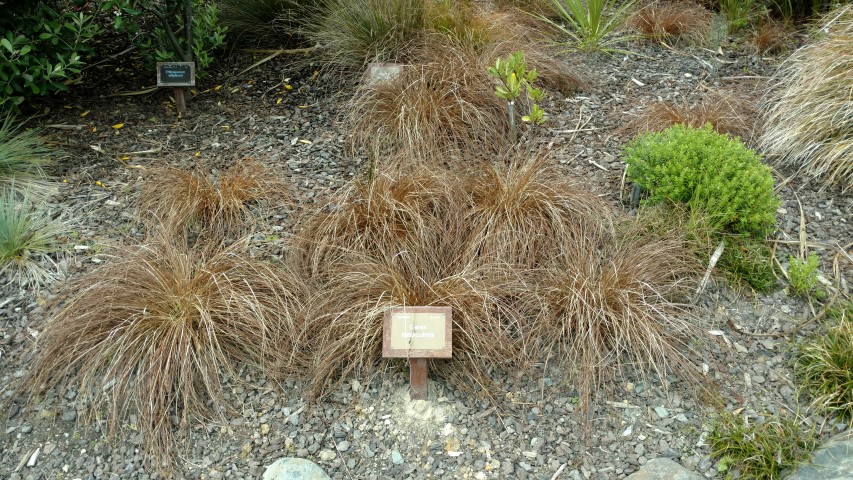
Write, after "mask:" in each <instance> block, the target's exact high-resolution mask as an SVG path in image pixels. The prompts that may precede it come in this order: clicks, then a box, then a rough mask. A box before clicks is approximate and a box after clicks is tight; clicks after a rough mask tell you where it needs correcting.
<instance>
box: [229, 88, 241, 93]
mask: <svg viewBox="0 0 853 480" xmlns="http://www.w3.org/2000/svg"><path fill="white" fill-rule="evenodd" d="M239 91H240V87H234V88H232V89H231V93H237V92H239Z"/></svg>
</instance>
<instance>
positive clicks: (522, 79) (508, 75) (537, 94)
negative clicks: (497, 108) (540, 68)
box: [488, 51, 545, 144]
mask: <svg viewBox="0 0 853 480" xmlns="http://www.w3.org/2000/svg"><path fill="white" fill-rule="evenodd" d="M488 72H489V75H491V76H492V77H494V78H497V79H498V81H499V82H500V84H499V85H498V86H497V87H495V95H497V96H498V98H501V99H503V100H506V104H507V110H508V111H509V128H510V137H511V141H512V143H513V144H514V143H515V142H516V126H515V100H516V99H517V98H518V97H519V96H521V94H522V92H525V93H526V94H527V98H528V99H529V100H530V101H531V102H534V103H531V105H530V112H529V113H528V114H527V115H523V116H522V117H521V120H522V121H524V122H530V123H535V124H537V125H541V124H542V123H544V122H545V111H544V110H542V108H541V107H539V105H537V104H536V103H535V102H538V101H541V100H542V98H543V97H544V95H545V92H544V91H543V90H542V89H541V88H536V87H535V86H534V85H533V82H535V81H536V77H537V76H538V75H539V74H538V73H537V72H536V69H535V68H531V69H528V68H527V63H526V62H525V61H524V52H522V51H518V52H513V53H511V54H509V55H508V56H507V57H506V58H505V59H502V58H498V59H497V60H495V65H494V66H491V67H489V68H488Z"/></svg>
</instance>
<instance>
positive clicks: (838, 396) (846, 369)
mask: <svg viewBox="0 0 853 480" xmlns="http://www.w3.org/2000/svg"><path fill="white" fill-rule="evenodd" d="M830 317H834V321H835V322H836V323H835V324H833V325H830V326H829V328H827V330H826V332H825V333H823V334H821V335H818V336H815V337H813V338H811V339H809V340H807V341H805V342H803V343H802V344H800V345H799V346H798V348H797V360H796V363H795V366H794V372H795V374H796V376H797V379H798V380H799V383H800V385H801V386H802V387H803V388H804V389H805V390H806V391H808V392H809V393H810V394H811V395H812V397H813V400H812V405H814V406H816V407H818V408H821V409H826V410H828V411H830V412H834V413H837V414H839V415H841V416H842V417H843V418H844V419H846V420H848V421H853V303H850V302H847V303H845V304H843V305H842V307H840V308H837V309H834V310H832V311H831V313H830Z"/></svg>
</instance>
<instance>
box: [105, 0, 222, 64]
mask: <svg viewBox="0 0 853 480" xmlns="http://www.w3.org/2000/svg"><path fill="white" fill-rule="evenodd" d="M102 1H103V8H104V9H106V10H108V11H111V12H113V13H114V18H115V20H114V24H113V26H114V27H115V28H116V29H117V30H121V31H126V32H127V33H128V34H130V35H132V36H134V38H135V39H136V44H137V46H138V47H139V49H140V50H141V51H142V52H143V53H144V54H145V55H147V56H149V57H151V58H153V59H154V60H156V61H158V62H165V61H172V60H175V61H185V60H188V59H189V58H190V52H191V53H192V58H193V60H194V61H195V62H196V67H197V71H198V73H199V75H200V76H201V75H203V71H204V69H205V68H206V67H207V66H208V65H210V63H211V62H212V61H213V57H212V54H213V51H214V50H216V49H217V48H219V47H221V46H222V45H223V44H224V43H225V32H226V30H227V28H226V27H224V26H222V25H221V24H220V23H219V8H218V7H217V6H216V4H215V3H214V2H212V1H210V0H182V1H180V2H179V1H169V2H160V1H157V0H102ZM185 2H189V6H190V12H191V15H192V38H191V40H188V39H187V38H186V35H175V33H174V32H175V31H176V30H177V31H180V32H185V28H184V12H185V10H184V7H185V5H186V4H185ZM147 24H153V25H155V26H154V27H153V29H151V31H150V32H147V31H145V30H144V25H147ZM140 32H141V33H142V35H137V34H138V33H140ZM188 45H189V47H188Z"/></svg>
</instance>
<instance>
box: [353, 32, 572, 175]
mask: <svg viewBox="0 0 853 480" xmlns="http://www.w3.org/2000/svg"><path fill="white" fill-rule="evenodd" d="M519 49H522V50H523V51H524V58H525V61H526V63H527V65H529V67H530V68H535V69H536V71H537V72H538V82H539V83H540V84H541V85H542V86H543V87H544V88H545V89H546V90H548V91H549V92H557V91H559V92H561V93H569V92H572V91H575V90H577V89H578V88H580V87H581V86H582V85H583V84H584V83H583V81H582V80H581V79H579V78H578V77H577V76H576V75H574V74H573V73H572V72H571V71H570V70H569V68H568V67H567V65H566V64H565V63H564V62H561V61H559V60H558V59H556V58H555V57H554V56H553V51H552V50H551V49H550V48H549V47H547V46H545V45H543V44H539V43H536V42H531V41H528V40H525V39H524V38H522V37H510V38H506V39H503V40H501V41H498V42H496V43H492V44H489V45H486V46H484V47H482V48H471V47H464V46H460V45H458V44H456V43H454V42H453V41H451V40H449V39H448V38H446V37H445V36H444V35H439V34H431V35H426V36H424V37H422V38H421V40H420V41H419V44H418V45H415V46H413V47H412V48H411V50H410V51H411V55H412V58H413V59H417V63H416V64H413V65H408V66H405V67H404V68H403V71H402V74H401V75H400V76H399V77H398V78H396V79H394V80H391V81H389V82H385V83H381V84H378V85H373V86H365V87H363V88H361V89H359V91H358V92H357V93H356V96H355V98H354V99H353V101H352V110H351V114H350V116H349V118H350V121H351V124H352V125H353V130H352V131H353V135H352V145H353V147H354V148H357V149H362V150H364V152H365V153H366V154H367V155H369V156H371V157H375V158H380V157H383V158H387V157H389V156H396V157H403V158H407V159H414V160H417V161H419V162H426V163H436V162H438V163H446V162H448V161H449V160H453V159H457V158H463V159H467V160H470V161H479V160H481V159H482V158H484V157H486V156H487V155H488V154H492V155H497V154H500V153H501V151H502V150H504V148H503V147H505V142H504V141H500V140H502V139H506V138H508V136H509V131H510V125H509V121H508V116H507V113H506V102H505V101H503V100H501V99H500V98H498V97H497V96H496V95H495V93H494V92H495V83H494V80H493V79H492V78H490V77H489V74H488V73H487V69H488V67H489V66H493V65H494V63H495V60H496V59H497V58H500V57H503V56H506V55H508V54H510V53H512V52H513V51H519ZM518 103H519V104H520V105H519V108H522V107H523V108H524V110H525V111H529V108H527V105H528V99H527V98H526V97H522V98H520V99H519V100H518ZM472 152H476V154H472Z"/></svg>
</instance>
